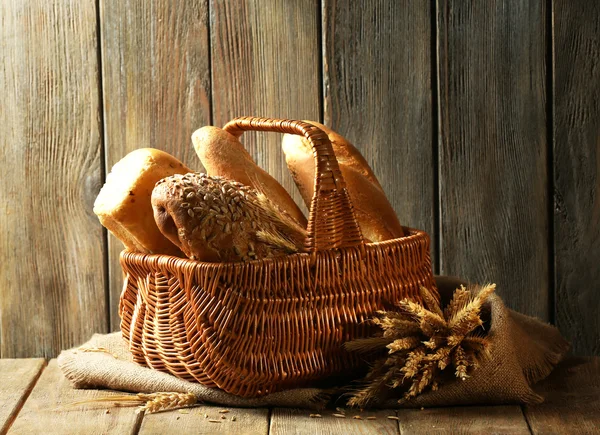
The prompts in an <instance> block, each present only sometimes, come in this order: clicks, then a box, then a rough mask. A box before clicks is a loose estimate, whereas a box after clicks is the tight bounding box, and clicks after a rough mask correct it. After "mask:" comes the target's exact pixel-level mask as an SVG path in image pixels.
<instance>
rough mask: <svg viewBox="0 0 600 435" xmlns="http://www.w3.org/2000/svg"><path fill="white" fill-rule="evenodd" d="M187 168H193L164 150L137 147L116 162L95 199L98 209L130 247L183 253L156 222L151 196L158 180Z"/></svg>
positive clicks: (150, 252)
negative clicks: (166, 236)
mask: <svg viewBox="0 0 600 435" xmlns="http://www.w3.org/2000/svg"><path fill="white" fill-rule="evenodd" d="M187 172H191V170H190V169H189V168H188V167H186V166H185V165H184V164H183V163H181V162H180V161H179V160H177V159H176V158H175V157H173V156H171V155H170V154H168V153H166V152H164V151H160V150H157V149H153V148H142V149H138V150H135V151H133V152H131V153H129V154H127V155H126V156H125V157H123V158H122V159H121V160H120V161H119V162H117V163H116V164H115V165H114V166H113V168H112V170H111V172H110V173H109V174H108V176H107V177H106V183H105V184H104V186H103V187H102V189H101V190H100V193H99V194H98V197H97V198H96V201H95V202H94V213H95V214H96V215H97V216H98V219H99V220H100V223H101V224H102V225H103V226H104V227H106V228H107V229H108V230H109V231H110V232H111V233H112V234H114V235H115V236H116V237H117V238H118V239H119V240H120V241H121V242H123V244H124V245H125V247H126V248H127V249H129V250H132V251H136V252H141V253H144V254H165V255H176V256H182V253H181V251H180V250H179V249H178V248H177V247H176V246H175V245H174V244H173V243H171V242H170V241H169V240H168V239H167V238H165V237H164V236H163V235H162V233H161V232H160V230H159V229H158V227H157V226H156V223H155V221H154V216H153V213H152V203H151V196H152V189H154V185H155V184H156V182H157V181H159V180H160V179H162V178H165V177H168V176H171V175H174V174H185V173H187Z"/></svg>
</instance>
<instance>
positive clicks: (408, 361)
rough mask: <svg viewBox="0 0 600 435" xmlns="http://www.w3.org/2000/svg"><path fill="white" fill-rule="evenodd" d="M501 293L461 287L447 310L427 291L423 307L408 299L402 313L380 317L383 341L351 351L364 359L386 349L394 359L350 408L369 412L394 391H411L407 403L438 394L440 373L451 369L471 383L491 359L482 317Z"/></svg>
mask: <svg viewBox="0 0 600 435" xmlns="http://www.w3.org/2000/svg"><path fill="white" fill-rule="evenodd" d="M495 288H496V286H495V285H494V284H489V285H486V286H484V287H482V288H471V289H466V288H465V287H463V286H461V287H460V288H458V289H456V290H455V292H454V295H453V298H452V300H451V301H450V303H449V304H448V306H447V307H445V309H442V307H441V306H440V303H439V302H438V299H437V298H436V297H435V296H434V295H433V293H432V292H431V291H429V290H428V289H427V288H425V287H421V289H420V295H421V299H422V301H423V302H422V303H420V302H415V301H411V300H408V299H403V300H401V301H399V302H398V303H397V306H398V308H399V310H400V311H379V312H377V316H376V317H375V318H374V319H373V323H374V324H375V325H377V326H378V327H379V328H381V329H382V331H383V333H382V334H381V335H382V336H381V337H372V338H366V339H361V340H356V341H351V342H349V343H346V345H345V346H346V348H347V349H349V350H355V351H361V352H362V353H367V352H369V351H378V350H382V348H383V347H385V348H387V350H388V356H387V357H386V358H385V359H382V360H379V361H378V362H376V364H374V365H373V367H372V369H371V370H370V371H369V373H368V375H367V377H366V378H365V380H364V382H365V386H364V388H362V389H359V390H358V391H356V392H355V394H354V395H353V396H352V398H351V399H350V401H349V404H350V405H352V406H363V407H364V406H366V405H367V404H368V403H369V402H371V401H372V400H375V399H376V398H377V396H378V395H379V394H380V393H381V392H383V391H384V390H385V389H390V388H392V389H393V388H398V387H402V388H405V393H404V398H403V399H401V400H400V401H401V402H402V401H405V400H409V399H411V398H413V397H416V396H418V395H419V394H421V393H423V392H424V391H425V390H426V389H427V388H430V389H431V390H437V389H438V388H439V381H440V373H441V372H442V371H444V370H445V369H447V368H448V367H449V366H452V367H453V368H454V374H455V376H456V377H457V378H458V379H461V380H465V379H467V378H468V377H469V372H470V371H472V370H475V369H476V368H477V367H478V366H479V364H480V361H481V360H482V359H483V358H486V357H487V356H488V347H489V342H488V339H487V338H486V337H485V336H483V335H481V332H480V331H481V328H480V326H482V324H483V321H482V320H481V317H480V311H481V307H482V306H483V304H484V303H485V302H486V300H487V299H488V297H489V296H490V295H491V294H492V293H493V292H494V290H495Z"/></svg>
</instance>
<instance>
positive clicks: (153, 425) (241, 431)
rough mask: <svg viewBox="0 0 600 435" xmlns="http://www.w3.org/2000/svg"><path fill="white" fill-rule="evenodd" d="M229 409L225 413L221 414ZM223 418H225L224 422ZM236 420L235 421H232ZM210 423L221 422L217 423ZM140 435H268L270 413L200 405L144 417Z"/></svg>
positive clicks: (265, 410)
mask: <svg viewBox="0 0 600 435" xmlns="http://www.w3.org/2000/svg"><path fill="white" fill-rule="evenodd" d="M221 410H228V411H229V412H228V413H226V414H222V413H220V412H219V411H221ZM221 417H225V418H224V419H222V418H221ZM232 418H234V419H235V420H232ZM209 420H218V421H219V422H220V423H214V422H211V421H209ZM139 433H140V435H151V434H156V435H162V434H169V433H177V434H178V435H186V434H195V435H201V434H206V435H211V434H216V433H223V434H236V435H267V434H268V433H269V410H268V409H266V408H258V409H252V408H250V409H247V408H229V407H221V408H220V407H217V406H199V407H197V408H189V409H181V410H178V411H169V412H163V413H157V414H148V415H145V416H144V421H143V422H142V426H141V428H140V432H139Z"/></svg>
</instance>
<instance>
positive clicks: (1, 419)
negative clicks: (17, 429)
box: [0, 358, 46, 433]
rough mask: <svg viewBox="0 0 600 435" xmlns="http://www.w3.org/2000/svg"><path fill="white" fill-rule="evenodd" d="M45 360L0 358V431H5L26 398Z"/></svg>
mask: <svg viewBox="0 0 600 435" xmlns="http://www.w3.org/2000/svg"><path fill="white" fill-rule="evenodd" d="M45 365H46V361H45V360H44V359H42V358H38V359H0V433H6V431H7V430H8V428H9V427H10V425H11V424H12V422H13V421H14V419H15V418H16V416H17V414H18V412H19V411H20V410H21V407H22V406H23V403H25V400H26V399H27V397H28V395H29V393H30V392H31V389H32V388H33V386H34V384H35V382H36V380H37V379H38V377H39V375H40V372H41V371H42V370H43V369H44V367H45Z"/></svg>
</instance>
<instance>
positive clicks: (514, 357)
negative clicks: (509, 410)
mask: <svg viewBox="0 0 600 435" xmlns="http://www.w3.org/2000/svg"><path fill="white" fill-rule="evenodd" d="M436 281H437V284H438V288H439V290H440V294H441V296H442V298H448V299H449V295H450V294H451V293H452V291H453V290H454V289H455V288H457V286H458V285H460V284H461V281H460V280H458V279H455V278H449V277H437V278H436ZM487 310H488V315H489V325H490V329H489V339H490V341H491V347H490V351H491V358H490V359H489V360H488V361H487V362H486V363H485V364H483V365H482V366H481V367H480V368H479V369H478V370H476V371H474V372H473V374H472V376H471V377H470V378H468V379H467V380H465V381H460V380H456V379H455V380H452V381H450V382H447V383H444V384H442V385H441V387H440V388H439V389H438V390H437V391H429V392H426V393H424V394H422V395H420V396H418V397H416V398H415V399H413V400H411V401H408V402H406V403H403V404H402V405H399V404H398V402H397V399H392V398H389V397H388V398H382V400H381V401H379V403H378V404H377V405H376V406H381V407H391V408H394V407H399V406H403V407H421V406H426V407H430V406H451V405H476V404H507V403H540V402H541V401H542V400H543V398H542V397H540V396H539V395H538V394H536V393H535V392H534V391H533V389H532V385H533V384H535V383H536V382H538V381H540V380H542V379H544V378H545V377H546V376H548V375H549V374H550V372H551V371H552V369H553V368H554V367H555V366H556V364H558V362H559V361H560V360H561V359H562V358H563V357H564V355H565V353H566V352H567V350H568V348H569V344H568V343H567V342H566V341H565V340H564V339H563V338H562V336H561V335H560V333H559V332H558V330H557V329H556V328H554V327H553V326H551V325H548V324H545V323H542V322H540V321H539V320H536V319H534V318H531V317H528V316H525V315H522V314H519V313H517V312H515V311H512V310H510V309H508V308H506V307H505V305H504V304H503V303H502V300H501V299H500V297H498V296H497V295H492V297H491V298H490V300H489V304H488V307H487ZM58 365H59V367H60V368H61V370H62V372H63V373H64V375H65V377H66V378H67V379H69V380H70V381H71V383H72V384H73V386H74V387H75V388H108V389H112V390H119V391H129V392H139V393H153V392H162V391H168V392H181V393H193V394H195V395H196V396H197V397H198V399H199V401H202V402H205V403H212V404H218V405H225V406H236V407H266V406H269V407H273V406H277V407H295V408H319V407H322V406H323V405H325V404H326V402H327V401H328V400H329V398H330V397H333V398H335V396H336V394H335V391H332V390H322V389H318V388H301V389H295V390H287V391H282V392H277V393H273V394H270V395H268V396H265V397H261V398H254V399H247V398H241V397H237V396H234V395H232V394H229V393H225V392H224V391H221V390H218V389H214V388H207V387H204V386H202V385H200V384H197V383H192V382H188V381H184V380H181V379H178V378H176V377H174V376H172V375H169V374H167V373H162V372H159V371H156V370H152V369H149V368H146V367H141V366H139V365H137V364H136V363H134V362H133V360H132V357H131V354H130V353H129V351H128V350H127V346H126V343H125V341H124V340H123V339H122V337H121V334H120V333H113V334H108V335H100V334H96V335H94V336H93V337H92V338H91V339H90V340H89V341H88V342H87V343H85V344H83V345H82V346H80V347H79V348H73V349H69V350H65V351H63V352H62V353H61V354H60V355H59V357H58ZM346 387H347V386H340V392H341V391H347V388H346ZM343 397H344V396H342V398H341V399H338V400H337V401H336V404H337V405H338V406H339V405H340V404H342V403H341V401H343Z"/></svg>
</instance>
